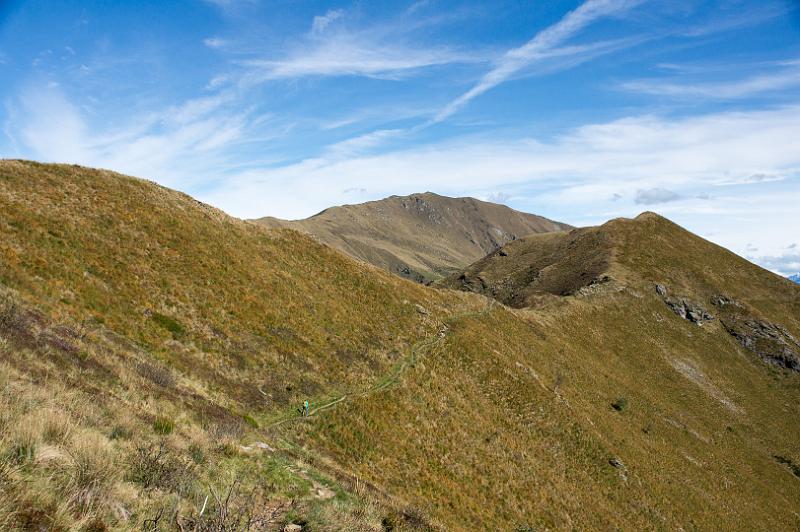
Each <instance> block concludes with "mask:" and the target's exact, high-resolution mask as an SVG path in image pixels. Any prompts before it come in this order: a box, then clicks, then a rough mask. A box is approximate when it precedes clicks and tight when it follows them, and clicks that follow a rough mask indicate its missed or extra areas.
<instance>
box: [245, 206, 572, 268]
mask: <svg viewBox="0 0 800 532" xmlns="http://www.w3.org/2000/svg"><path fill="white" fill-rule="evenodd" d="M257 221H258V222H259V223H262V224H264V225H267V226H269V227H290V228H293V229H298V230H300V231H305V232H307V233H310V234H312V235H314V236H315V237H316V238H317V239H319V240H320V241H321V242H324V243H326V244H329V245H331V246H333V247H334V248H336V249H339V250H341V251H344V252H345V253H347V254H349V255H351V256H353V257H356V258H358V259H361V260H364V261H366V262H369V263H370V264H375V265H376V266H379V267H381V268H384V269H386V270H389V271H391V272H393V273H396V274H399V275H400V276H402V277H405V278H408V279H413V280H415V281H419V282H430V281H433V280H435V279H438V278H440V277H442V276H445V275H448V274H449V273H451V272H453V271H456V270H460V269H461V268H464V267H465V266H467V265H468V264H471V263H472V262H474V261H476V260H478V259H480V258H481V257H483V256H484V255H486V254H487V253H490V252H492V251H494V250H495V249H497V248H498V247H500V246H502V245H503V244H505V243H507V242H510V241H512V240H515V239H517V238H520V237H523V236H525V235H529V234H533V233H543V232H549V231H559V230H562V229H568V228H569V226H568V225H566V224H562V223H558V222H553V221H551V220H548V219H547V218H543V217H541V216H536V215H534V214H527V213H523V212H519V211H515V210H513V209H510V208H508V207H506V206H505V205H497V204H494V203H488V202H485V201H479V200H476V199H474V198H448V197H445V196H439V195H438V194H433V193H431V192H426V193H424V194H412V195H411V196H391V197H389V198H386V199H382V200H380V201H371V202H368V203H362V204H359V205H345V206H342V207H331V208H330V209H326V210H324V211H322V212H321V213H319V214H317V215H315V216H312V217H311V218H307V219H305V220H297V221H292V222H289V221H286V220H278V219H275V218H262V219H260V220H257Z"/></svg>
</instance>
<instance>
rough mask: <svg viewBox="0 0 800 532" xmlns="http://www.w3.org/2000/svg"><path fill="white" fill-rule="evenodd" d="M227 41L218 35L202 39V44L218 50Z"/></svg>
mask: <svg viewBox="0 0 800 532" xmlns="http://www.w3.org/2000/svg"><path fill="white" fill-rule="evenodd" d="M227 43H228V41H226V40H225V39H222V38H220V37H209V38H207V39H203V44H205V45H206V46H207V47H209V48H211V49H213V50H218V49H220V48H222V47H224V46H225V45H226V44H227Z"/></svg>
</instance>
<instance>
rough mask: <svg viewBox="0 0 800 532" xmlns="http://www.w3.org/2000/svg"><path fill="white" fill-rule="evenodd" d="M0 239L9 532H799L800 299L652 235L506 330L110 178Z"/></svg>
mask: <svg viewBox="0 0 800 532" xmlns="http://www.w3.org/2000/svg"><path fill="white" fill-rule="evenodd" d="M0 212H2V217H0V285H1V286H0V361H1V363H0V429H2V430H0V528H3V529H11V528H15V527H16V528H20V527H29V528H39V527H45V528H50V529H62V530H70V529H81V528H83V529H95V530H97V529H103V528H107V529H138V530H140V529H142V528H143V527H144V528H146V529H162V530H168V529H179V528H183V529H184V530H206V529H220V527H223V526H226V527H228V529H231V528H234V529H243V528H246V527H247V526H248V525H249V526H250V528H251V529H267V530H278V529H280V528H281V527H283V526H284V525H286V524H289V523H295V524H298V525H300V526H303V527H305V529H306V530H387V529H392V530H402V529H446V530H476V529H487V528H489V529H501V530H515V529H518V530H526V529H573V528H595V529H598V528H599V529H610V528H620V529H631V530H640V529H653V528H657V529H674V528H679V527H680V528H683V529H720V528H722V529H743V530H745V529H746V530H751V529H754V528H756V529H791V528H797V527H798V526H800V516H799V515H798V514H797V511H796V510H795V509H794V506H795V504H794V501H796V500H800V477H798V475H799V474H800V465H799V464H800V447H798V442H800V406H798V404H799V403H798V399H799V398H800V379H799V378H798V373H797V372H795V371H793V370H792V369H791V366H790V364H782V363H781V361H782V360H791V358H790V356H791V352H793V350H794V349H795V348H794V347H793V346H794V344H793V343H792V342H793V341H794V339H796V338H798V337H800V322H798V317H797V316H800V313H798V310H800V303H799V301H800V288H798V287H796V286H795V285H792V284H791V283H789V282H788V281H785V280H782V279H780V278H778V277H777V276H774V275H772V274H770V273H769V272H766V271H764V270H761V269H760V268H757V267H756V266H753V265H752V264H749V263H747V262H746V261H744V260H742V259H740V258H738V257H736V256H734V255H732V254H730V253H728V252H727V251H725V250H722V249H721V248H718V247H716V246H713V245H711V244H709V243H708V242H705V241H703V240H702V239H699V238H697V237H695V236H694V235H691V234H689V233H687V232H686V231H684V230H683V229H681V228H679V227H677V226H675V225H674V224H672V223H670V222H668V221H666V220H664V219H663V218H659V217H656V216H653V215H646V216H643V217H640V218H638V219H636V220H617V221H613V222H610V223H609V224H607V225H606V226H603V227H601V228H596V229H586V230H578V232H573V233H559V234H557V235H542V236H541V237H533V238H542V239H543V240H542V242H543V245H542V246H541V247H539V248H536V247H535V246H534V247H533V248H528V247H526V248H525V253H526V254H527V256H526V257H525V258H522V256H519V257H518V256H517V255H516V252H515V247H516V246H528V243H526V242H527V240H523V241H520V242H516V243H512V244H510V246H509V247H507V248H504V249H505V250H504V251H503V250H501V252H498V253H497V255H499V256H500V257H499V258H498V259H497V260H500V258H502V259H512V260H514V264H515V265H517V266H520V267H525V264H528V265H529V266H531V265H533V266H532V268H533V269H536V270H537V271H542V270H547V273H546V274H540V275H539V277H538V279H544V280H546V281H547V282H546V283H545V282H544V281H542V283H539V284H538V285H537V284H536V283H534V285H535V287H536V286H538V287H542V286H547V287H556V289H553V290H539V289H538V288H534V289H533V290H531V291H530V292H525V296H524V298H523V299H522V300H521V301H523V303H524V304H517V303H516V302H515V301H516V300H511V299H509V300H504V298H503V297H501V296H500V292H497V293H495V294H489V295H494V296H495V297H497V299H500V300H501V301H504V302H506V303H509V304H511V305H513V306H516V307H521V308H520V309H518V310H514V309H512V308H510V307H507V306H505V305H503V304H500V303H497V302H496V301H495V299H493V298H487V297H484V296H483V295H478V294H471V293H466V292H463V291H455V290H448V289H437V288H432V287H424V286H421V285H419V284H415V283H412V282H408V281H405V280H402V279H400V278H398V277H396V276H393V275H391V274H389V273H388V272H385V271H383V270H380V269H378V268H375V267H372V266H368V265H366V264H364V263H359V262H356V261H354V260H352V259H350V258H348V257H347V256H345V255H343V254H341V253H339V252H337V251H335V250H333V249H331V248H329V247H327V246H324V245H322V244H319V243H318V242H316V241H315V240H313V239H311V238H310V237H308V236H306V235H303V234H301V233H298V232H295V231H291V230H286V229H277V230H275V229H268V228H265V227H263V226H261V225H259V224H256V223H251V222H244V221H241V220H236V219H234V218H231V217H228V216H226V215H224V214H223V213H221V212H219V211H217V210H215V209H213V208H211V207H208V206H206V205H203V204H200V203H198V202H196V201H195V200H193V199H192V198H190V197H188V196H186V195H183V194H180V193H177V192H174V191H171V190H168V189H165V188H162V187H159V186H157V185H155V184H153V183H150V182H147V181H142V180H139V179H134V178H129V177H125V176H121V175H119V174H115V173H112V172H106V171H99V170H91V169H86V168H81V167H75V166H66V165H42V164H37V163H30V162H23V161H3V162H1V163H0ZM520 249H523V248H520ZM536 249H539V251H536ZM502 253H506V255H505V256H502ZM545 254H546V255H547V256H546V257H543V255H545ZM492 260H494V259H492ZM515 268H516V266H515ZM515 268H511V269H510V270H509V271H508V274H500V273H498V274H497V275H495V274H492V275H494V276H489V275H488V274H487V275H485V276H484V279H485V280H486V281H487V286H489V287H491V286H494V284H493V283H494V281H495V280H498V279H501V278H502V277H503V275H510V277H509V278H510V279H511V281H509V282H513V283H518V278H517V277H515V276H514V275H515V274H514V272H515V271H516V269H515ZM484 270H485V271H487V272H488V271H489V270H490V269H489V268H488V267H487V268H484V269H482V271H484ZM492 271H493V272H495V271H496V272H500V270H492ZM584 273H586V274H587V275H588V276H589V277H591V279H590V280H589V282H586V283H584V282H583V281H581V279H585V278H586V277H587V275H582V274H584ZM575 275H577V278H576V277H575ZM465 278H466V279H469V278H470V277H469V276H466V277H465ZM595 279H596V280H595ZM593 280H594V281H595V282H592V281H593ZM529 285H530V283H528V284H519V283H518V284H515V285H514V286H520V287H523V288H522V289H523V290H524V287H526V286H529ZM656 285H659V287H660V288H658V289H657V287H656ZM463 286H464V285H463V283H462V286H459V288H462V287H463ZM661 288H663V290H662V289H661ZM484 293H488V292H484ZM514 293H516V292H514ZM522 307H524V308H522ZM703 312H706V313H707V314H708V315H709V316H711V318H710V319H705V317H704V314H703ZM691 313H693V314H691ZM698 313H699V314H698ZM690 314H691V315H695V316H697V315H699V316H700V319H699V320H698V321H692V320H691V319H688V318H689V317H690ZM698 323H701V324H700V325H698ZM773 355H774V356H773ZM781 357H783V358H781ZM305 399H308V400H309V401H310V402H311V405H312V415H311V416H310V417H309V418H305V419H304V418H301V417H300V416H299V413H298V412H297V409H298V408H299V406H300V404H301V403H302V401H303V400H305ZM215 527H216V528H215Z"/></svg>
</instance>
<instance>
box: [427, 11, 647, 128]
mask: <svg viewBox="0 0 800 532" xmlns="http://www.w3.org/2000/svg"><path fill="white" fill-rule="evenodd" d="M638 3H640V0H588V1H587V2H584V3H583V4H582V5H581V6H579V7H578V8H577V9H575V10H574V11H571V12H569V13H567V15H566V16H564V17H563V18H562V19H561V20H560V21H558V22H557V23H555V24H553V25H552V26H549V27H548V28H546V29H544V30H542V31H540V32H539V33H537V34H536V36H535V37H533V38H532V39H531V40H529V41H528V42H526V43H525V44H524V45H522V46H520V47H518V48H513V49H511V50H509V51H507V52H506V53H505V54H504V55H503V56H502V57H500V58H499V59H497V60H496V61H495V65H494V68H492V70H490V71H489V72H487V73H486V74H484V76H483V77H482V78H481V79H480V80H479V81H478V83H477V84H476V85H475V86H473V87H472V88H471V89H470V90H468V91H467V92H465V93H464V94H462V95H461V96H459V97H458V98H456V99H455V100H453V101H452V102H450V103H449V104H447V105H446V106H445V107H444V108H443V109H441V110H440V111H439V112H438V113H437V114H436V116H435V117H434V118H433V122H441V121H442V120H444V119H446V118H447V117H449V116H451V115H453V114H454V113H456V112H458V111H459V110H460V109H461V108H462V107H464V106H465V105H467V104H468V103H469V102H470V101H472V100H473V99H475V98H477V97H478V96H480V95H481V94H483V93H485V92H487V91H489V90H491V89H492V88H494V87H496V86H497V85H499V84H501V83H503V82H505V81H506V80H508V79H510V78H511V77H512V76H514V75H515V74H516V73H517V72H519V71H520V70H522V69H524V68H526V67H528V66H530V65H531V64H532V63H534V62H536V61H541V60H543V59H549V58H551V57H553V55H554V54H556V55H557V54H559V53H561V54H562V55H568V54H564V53H563V52H559V51H558V50H556V47H557V46H559V45H560V44H561V43H563V42H564V41H566V40H567V39H569V38H570V37H572V36H574V35H575V34H577V33H578V32H579V31H580V30H582V29H583V28H585V27H586V26H588V25H590V24H591V23H593V22H595V21H596V20H598V19H600V18H603V17H608V16H611V15H615V14H618V13H621V12H623V11H625V10H627V9H630V8H631V7H633V6H634V5H636V4H638Z"/></svg>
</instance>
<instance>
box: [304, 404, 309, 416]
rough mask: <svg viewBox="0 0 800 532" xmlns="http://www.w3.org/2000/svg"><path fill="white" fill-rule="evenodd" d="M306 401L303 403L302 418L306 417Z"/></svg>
mask: <svg viewBox="0 0 800 532" xmlns="http://www.w3.org/2000/svg"><path fill="white" fill-rule="evenodd" d="M308 412H309V411H308V401H303V417H308Z"/></svg>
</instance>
